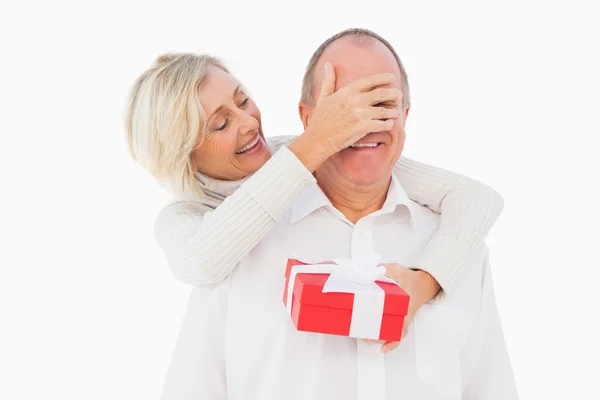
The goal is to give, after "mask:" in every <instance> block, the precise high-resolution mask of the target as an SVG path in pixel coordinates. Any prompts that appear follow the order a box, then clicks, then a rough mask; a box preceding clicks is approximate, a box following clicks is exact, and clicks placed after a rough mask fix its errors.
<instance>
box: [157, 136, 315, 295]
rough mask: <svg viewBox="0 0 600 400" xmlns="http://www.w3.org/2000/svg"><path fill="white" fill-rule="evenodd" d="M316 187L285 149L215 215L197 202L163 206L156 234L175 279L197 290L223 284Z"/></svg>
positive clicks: (292, 155) (232, 196)
mask: <svg viewBox="0 0 600 400" xmlns="http://www.w3.org/2000/svg"><path fill="white" fill-rule="evenodd" d="M313 182H315V178H314V177H313V175H312V174H311V173H310V172H309V171H308V170H307V169H306V168H305V167H304V165H303V164H302V163H301V162H300V160H298V158H297V157H296V156H295V155H294V153H292V152H291V151H290V150H289V149H288V148H287V147H281V148H280V149H279V151H277V153H275V154H274V155H273V157H271V159H270V160H269V161H268V162H267V163H266V164H265V165H264V166H263V167H262V168H261V169H260V170H258V171H257V172H256V173H255V174H254V175H253V176H252V177H250V178H249V179H248V180H247V181H246V182H244V183H243V184H242V185H241V186H240V188H239V189H238V190H236V191H235V193H233V194H232V195H231V196H229V197H228V198H227V199H225V201H223V203H222V204H221V205H219V206H218V207H217V208H216V209H215V210H210V211H208V210H207V208H206V207H205V206H204V205H202V204H201V203H199V202H194V201H182V202H176V203H173V204H171V205H169V206H167V207H165V208H164V209H163V210H162V211H161V212H160V214H159V216H158V218H157V220H156V223H155V225H154V235H155V237H156V240H157V242H158V243H159V245H160V246H161V248H162V249H163V251H164V252H165V254H166V257H167V260H168V263H169V266H170V267H171V270H172V271H173V274H174V275H175V276H176V277H177V278H178V279H180V280H181V281H183V282H186V283H191V284H195V285H204V284H210V283H217V282H220V281H222V280H224V279H225V278H226V277H227V276H228V275H229V274H230V273H231V272H232V271H233V269H234V268H235V267H236V265H237V264H238V263H239V262H240V261H241V260H242V259H243V258H244V257H245V256H246V255H247V254H248V253H249V252H250V250H252V249H253V248H254V247H255V246H256V245H257V244H258V243H259V242H260V241H261V240H262V238H263V237H265V235H266V234H267V233H268V232H269V231H270V230H271V229H272V228H273V226H274V225H275V223H276V221H277V220H278V219H279V218H280V217H281V216H282V215H283V214H284V213H285V212H286V211H287V209H288V208H289V207H290V206H291V205H292V203H293V202H294V200H295V199H296V197H297V196H298V194H300V192H301V191H302V190H303V189H304V188H305V187H307V186H308V185H309V184H311V183H313Z"/></svg>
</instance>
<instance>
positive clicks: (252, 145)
mask: <svg viewBox="0 0 600 400" xmlns="http://www.w3.org/2000/svg"><path fill="white" fill-rule="evenodd" d="M259 140H260V136H258V135H256V139H254V140H253V141H252V142H250V143H248V144H247V145H245V146H244V147H242V148H241V149H239V150H238V151H236V152H235V154H243V153H245V152H247V151H248V150H250V149H251V148H253V147H254V146H256V145H257V144H258V141H259Z"/></svg>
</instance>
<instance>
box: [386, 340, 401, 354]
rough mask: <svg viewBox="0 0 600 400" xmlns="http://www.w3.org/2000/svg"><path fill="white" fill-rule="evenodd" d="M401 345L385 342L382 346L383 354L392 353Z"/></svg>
mask: <svg viewBox="0 0 600 400" xmlns="http://www.w3.org/2000/svg"><path fill="white" fill-rule="evenodd" d="M399 345H400V342H390V341H387V342H385V343H384V344H383V346H381V352H382V353H383V354H387V353H389V352H390V351H392V350H394V349H395V348H396V347H398V346H399Z"/></svg>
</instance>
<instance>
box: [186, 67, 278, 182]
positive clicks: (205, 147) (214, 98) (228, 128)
mask: <svg viewBox="0 0 600 400" xmlns="http://www.w3.org/2000/svg"><path fill="white" fill-rule="evenodd" d="M199 96H200V102H201V103H202V107H203V108H204V111H205V113H206V117H207V125H206V135H205V137H204V142H203V143H202V144H201V145H200V146H199V147H198V148H197V149H196V150H195V151H194V152H193V154H192V162H193V165H194V167H195V168H196V169H197V170H198V171H200V172H203V173H205V174H207V175H209V176H212V177H213V178H217V179H221V180H229V181H233V180H238V179H241V178H243V177H245V176H248V175H250V174H252V173H254V172H256V171H257V170H258V169H259V168H260V167H262V166H263V165H264V164H265V162H267V160H268V159H269V158H270V157H271V154H270V153H269V150H268V149H267V146H266V143H265V137H264V135H263V132H262V126H261V122H260V110H259V109H258V107H257V106H256V104H255V103H254V101H252V99H251V98H250V97H249V96H248V94H247V92H246V91H245V90H244V88H243V87H242V86H241V85H240V84H239V82H237V81H236V80H235V79H233V78H232V77H231V76H230V75H229V74H228V73H227V72H225V71H223V70H222V69H220V68H217V67H213V66H211V67H209V70H208V74H207V76H206V79H205V81H204V83H203V85H202V87H201V88H200V89H199ZM198 140H199V141H200V138H198Z"/></svg>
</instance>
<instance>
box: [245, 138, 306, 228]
mask: <svg viewBox="0 0 600 400" xmlns="http://www.w3.org/2000/svg"><path fill="white" fill-rule="evenodd" d="M314 182H316V179H315V177H314V176H313V175H312V174H311V173H310V172H309V171H308V170H307V169H306V167H305V166H304V164H302V162H300V160H299V159H298V157H296V155H295V154H294V153H292V152H291V151H290V150H289V149H288V148H287V147H285V146H282V147H281V148H280V149H279V150H278V151H277V152H276V153H275V154H274V155H273V156H272V157H271V159H270V160H269V161H267V162H266V163H265V165H264V166H263V167H262V168H261V169H259V170H258V171H257V172H256V173H255V174H254V175H253V176H252V177H251V178H250V179H248V180H247V181H246V182H244V183H243V184H242V186H241V187H242V188H244V190H245V191H246V192H247V193H248V194H249V195H250V196H252V198H253V199H254V200H255V201H256V202H257V203H258V204H260V205H261V206H262V207H263V208H264V210H265V211H266V212H267V213H269V215H270V216H271V218H273V219H274V220H278V219H279V218H280V217H281V216H282V215H283V214H284V213H285V212H286V211H287V209H288V208H289V207H290V205H291V204H292V203H293V201H294V200H295V199H296V197H298V195H299V194H300V192H301V191H302V190H304V189H305V188H306V187H307V186H309V185H310V184H312V183H314Z"/></svg>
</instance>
